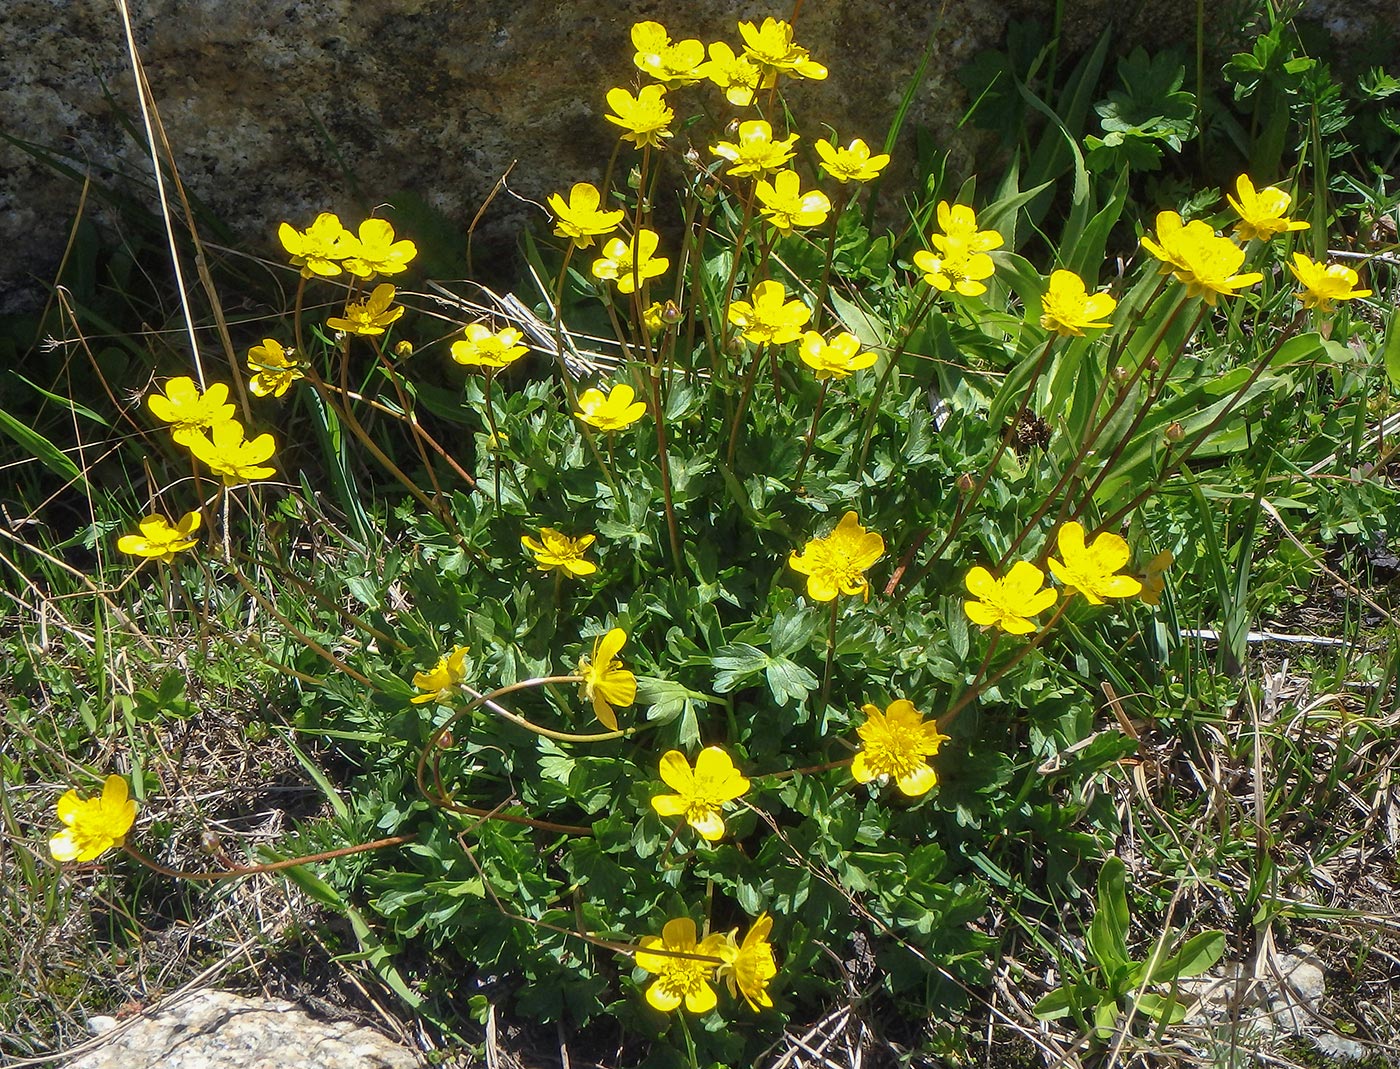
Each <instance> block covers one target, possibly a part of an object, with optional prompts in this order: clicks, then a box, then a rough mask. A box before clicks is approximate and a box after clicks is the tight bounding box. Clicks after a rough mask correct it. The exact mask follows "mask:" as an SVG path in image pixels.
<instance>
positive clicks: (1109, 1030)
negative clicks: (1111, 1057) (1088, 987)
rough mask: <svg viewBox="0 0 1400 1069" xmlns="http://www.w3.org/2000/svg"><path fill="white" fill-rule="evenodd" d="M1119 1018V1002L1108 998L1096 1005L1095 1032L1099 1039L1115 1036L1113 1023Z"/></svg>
mask: <svg viewBox="0 0 1400 1069" xmlns="http://www.w3.org/2000/svg"><path fill="white" fill-rule="evenodd" d="M1117 1020H1118V1002H1117V1000H1116V999H1112V998H1106V999H1104V1000H1103V1001H1102V1002H1100V1003H1099V1004H1098V1005H1097V1006H1095V1007H1094V1034H1095V1035H1096V1036H1098V1037H1099V1039H1103V1040H1108V1039H1112V1038H1113V1025H1114V1023H1115V1022H1116V1021H1117Z"/></svg>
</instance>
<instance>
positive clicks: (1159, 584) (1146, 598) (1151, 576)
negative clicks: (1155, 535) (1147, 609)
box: [1141, 549, 1176, 605]
mask: <svg viewBox="0 0 1400 1069" xmlns="http://www.w3.org/2000/svg"><path fill="white" fill-rule="evenodd" d="M1175 560H1176V557H1175V555H1174V554H1173V553H1172V551H1171V550H1169V549H1164V550H1162V552H1161V553H1158V554H1157V555H1156V556H1155V557H1153V558H1152V559H1151V560H1150V561H1148V562H1147V571H1146V573H1145V574H1144V575H1143V577H1142V595H1141V597H1142V603H1143V604H1144V605H1156V604H1157V603H1158V602H1159V601H1161V600H1162V592H1163V591H1164V590H1166V589H1167V577H1166V571H1167V569H1168V568H1170V567H1171V566H1172V562H1173V561H1175Z"/></svg>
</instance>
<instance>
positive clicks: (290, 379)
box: [248, 338, 304, 397]
mask: <svg viewBox="0 0 1400 1069" xmlns="http://www.w3.org/2000/svg"><path fill="white" fill-rule="evenodd" d="M248 370H249V371H251V372H252V373H253V377H252V378H251V379H249V380H248V388H249V389H250V390H252V391H253V396H254V397H267V396H268V395H269V394H271V395H272V396H273V397H281V396H282V395H283V394H284V393H286V392H287V390H288V389H289V388H290V387H291V385H292V383H294V382H296V380H297V379H300V378H303V377H304V376H303V375H302V371H301V361H299V360H297V359H296V350H295V349H284V348H282V343H281V342H279V341H277V340H276V339H275V338H264V339H263V341H262V344H261V345H254V346H253V347H252V348H250V349H249V350H248Z"/></svg>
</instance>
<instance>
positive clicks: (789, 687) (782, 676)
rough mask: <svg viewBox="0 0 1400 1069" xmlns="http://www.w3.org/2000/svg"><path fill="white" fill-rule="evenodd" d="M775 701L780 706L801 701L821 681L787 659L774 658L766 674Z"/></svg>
mask: <svg viewBox="0 0 1400 1069" xmlns="http://www.w3.org/2000/svg"><path fill="white" fill-rule="evenodd" d="M764 676H765V677H766V678H767V680H768V689H769V691H770V692H771V693H772V695H773V700H774V701H775V702H777V703H778V704H779V705H787V704H788V702H789V701H801V700H802V699H803V698H805V697H807V695H808V694H810V693H812V691H814V690H816V689H817V685H818V683H819V680H818V679H817V677H816V676H815V675H813V674H812V673H811V672H810V671H808V670H807V669H806V668H803V667H802V666H801V665H800V664H797V663H796V662H795V661H790V660H788V659H787V658H786V657H777V658H774V659H773V660H772V661H771V662H770V663H769V665H768V667H767V669H766V670H765V672H764Z"/></svg>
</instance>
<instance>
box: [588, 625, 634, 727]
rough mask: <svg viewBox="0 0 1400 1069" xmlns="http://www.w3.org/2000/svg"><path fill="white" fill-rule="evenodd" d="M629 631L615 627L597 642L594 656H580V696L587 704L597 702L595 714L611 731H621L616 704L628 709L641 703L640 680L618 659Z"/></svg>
mask: <svg viewBox="0 0 1400 1069" xmlns="http://www.w3.org/2000/svg"><path fill="white" fill-rule="evenodd" d="M626 641H627V632H626V631H624V630H622V628H620V627H614V628H613V629H612V630H611V631H609V632H608V633H607V634H606V635H601V636H599V637H598V638H597V639H595V640H594V641H593V657H592V658H591V659H590V658H589V657H587V656H583V657H580V658H579V660H578V674H579V675H581V676H583V682H582V683H580V684H579V693H580V694H582V695H583V700H584V701H590V702H592V703H593V715H594V716H596V717H597V718H598V720H599V721H600V722H601V723H602V724H603V726H604V727H606V728H607V729H608V730H609V731H617V730H618V727H617V714H616V713H614V712H613V706H614V705H622V706H627V705H631V704H632V703H633V702H634V701H636V700H637V677H636V676H634V675H633V674H632V673H631V672H629V671H627V669H625V668H623V667H622V662H621V661H619V660H618V659H617V655H618V653H619V651H621V649H622V645H623V643H624V642H626Z"/></svg>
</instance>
